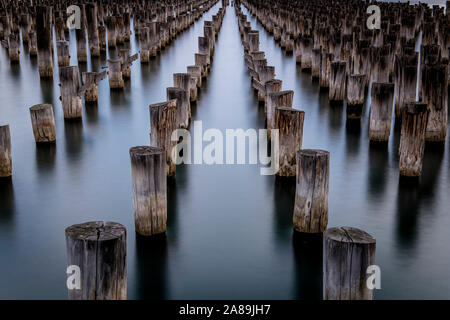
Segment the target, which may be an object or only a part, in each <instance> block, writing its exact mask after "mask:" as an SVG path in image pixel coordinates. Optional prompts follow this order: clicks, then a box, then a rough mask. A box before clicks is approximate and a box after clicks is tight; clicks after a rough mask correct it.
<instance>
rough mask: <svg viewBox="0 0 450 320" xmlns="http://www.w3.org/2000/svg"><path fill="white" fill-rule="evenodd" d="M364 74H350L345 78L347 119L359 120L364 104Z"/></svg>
mask: <svg viewBox="0 0 450 320" xmlns="http://www.w3.org/2000/svg"><path fill="white" fill-rule="evenodd" d="M365 81H366V75H365V74H351V75H349V76H348V77H347V118H348V119H360V118H361V114H362V107H363V104H364V89H365Z"/></svg>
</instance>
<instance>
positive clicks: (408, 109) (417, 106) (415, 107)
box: [404, 102, 427, 114]
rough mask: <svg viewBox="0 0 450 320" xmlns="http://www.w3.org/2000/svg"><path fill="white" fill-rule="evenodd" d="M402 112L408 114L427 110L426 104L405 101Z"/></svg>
mask: <svg viewBox="0 0 450 320" xmlns="http://www.w3.org/2000/svg"><path fill="white" fill-rule="evenodd" d="M404 110H405V111H404V112H405V113H408V114H416V113H422V112H426V111H427V104H426V103H423V102H410V103H406V105H405V108H404Z"/></svg>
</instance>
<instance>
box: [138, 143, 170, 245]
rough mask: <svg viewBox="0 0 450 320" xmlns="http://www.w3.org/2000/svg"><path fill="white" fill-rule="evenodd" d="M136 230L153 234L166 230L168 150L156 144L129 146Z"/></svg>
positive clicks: (144, 233) (148, 234) (139, 232)
mask: <svg viewBox="0 0 450 320" xmlns="http://www.w3.org/2000/svg"><path fill="white" fill-rule="evenodd" d="M130 157H131V181H132V189H133V207H134V221H135V228H136V232H137V233H138V234H140V235H143V236H151V235H155V234H160V233H164V232H166V224H167V173H166V151H165V150H164V149H163V148H157V147H147V146H140V147H133V148H131V149H130Z"/></svg>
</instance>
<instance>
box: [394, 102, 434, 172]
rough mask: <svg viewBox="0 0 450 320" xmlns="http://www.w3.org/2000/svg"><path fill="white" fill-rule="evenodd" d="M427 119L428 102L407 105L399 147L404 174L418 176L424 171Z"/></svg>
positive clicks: (400, 164)
mask: <svg viewBox="0 0 450 320" xmlns="http://www.w3.org/2000/svg"><path fill="white" fill-rule="evenodd" d="M427 120H428V111H427V104H426V103H420V102H412V103H407V104H406V105H405V107H404V110H403V117H402V129H401V133H400V147H399V155H400V159H399V169H400V175H402V176H407V177H418V176H420V173H421V172H422V164H423V155H424V153H425V134H426V128H427Z"/></svg>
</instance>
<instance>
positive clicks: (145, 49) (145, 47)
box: [139, 27, 150, 63]
mask: <svg viewBox="0 0 450 320" xmlns="http://www.w3.org/2000/svg"><path fill="white" fill-rule="evenodd" d="M149 34H150V29H149V28H148V27H144V28H142V29H140V31H139V49H140V51H139V53H140V55H141V63H148V62H149V61H150V45H149V41H150V40H149V38H150V35H149Z"/></svg>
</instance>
